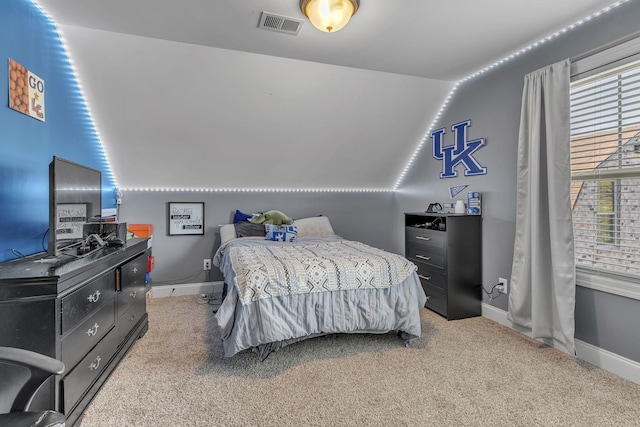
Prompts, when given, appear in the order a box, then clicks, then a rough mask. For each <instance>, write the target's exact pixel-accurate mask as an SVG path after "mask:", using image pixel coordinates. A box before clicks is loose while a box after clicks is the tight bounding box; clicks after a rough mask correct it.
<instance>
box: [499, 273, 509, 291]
mask: <svg viewBox="0 0 640 427" xmlns="http://www.w3.org/2000/svg"><path fill="white" fill-rule="evenodd" d="M498 283H500V286H498V290H499V291H500V292H501V293H503V294H508V293H509V281H508V280H507V279H503V278H502V277H500V278H499V279H498Z"/></svg>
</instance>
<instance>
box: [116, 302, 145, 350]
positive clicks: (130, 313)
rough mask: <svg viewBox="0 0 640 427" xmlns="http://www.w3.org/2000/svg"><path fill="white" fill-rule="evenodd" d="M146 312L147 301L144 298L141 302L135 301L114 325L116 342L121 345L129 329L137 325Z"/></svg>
mask: <svg viewBox="0 0 640 427" xmlns="http://www.w3.org/2000/svg"><path fill="white" fill-rule="evenodd" d="M146 312H147V300H146V297H145V298H143V299H142V300H137V301H135V302H134V303H133V304H132V305H131V306H130V307H129V310H127V311H126V312H125V313H123V314H122V316H121V317H120V318H119V319H118V323H117V324H116V334H117V336H118V342H119V343H123V342H124V339H125V338H126V337H127V335H129V332H131V329H133V327H134V326H136V325H137V324H138V322H139V321H140V319H142V317H143V316H144V314H145V313H146Z"/></svg>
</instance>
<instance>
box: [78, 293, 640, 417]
mask: <svg viewBox="0 0 640 427" xmlns="http://www.w3.org/2000/svg"><path fill="white" fill-rule="evenodd" d="M148 310H149V322H150V327H149V332H147V334H146V335H145V337H143V338H142V339H140V340H138V342H137V343H136V344H135V345H134V347H133V348H132V350H131V351H130V353H129V354H128V355H127V357H126V358H125V359H124V360H123V361H122V363H121V365H120V366H119V367H118V368H117V369H116V370H115V371H114V373H113V375H112V376H111V378H110V379H109V380H108V381H107V383H106V384H105V387H104V388H103V389H102V390H101V391H100V393H99V394H98V396H97V397H96V399H95V400H94V401H93V403H92V404H91V405H90V407H89V409H88V410H87V412H86V413H85V416H84V420H83V423H82V425H83V426H85V427H92V426H99V427H104V426H136V427H143V426H154V427H155V426H246V425H255V426H289V425H291V426H306V425H309V426H346V425H363V426H364V425H367V426H382V425H385V426H398V425H400V426H403V425H406V426H454V425H455V426H636V425H639V424H638V423H640V421H639V420H640V386H638V385H636V384H633V383H631V382H628V381H626V380H623V379H621V378H619V377H617V376H615V375H613V374H610V373H608V372H606V371H603V370H601V369H598V368H595V367H593V366H591V365H589V364H587V363H585V362H581V361H579V360H577V359H574V358H572V357H570V356H569V355H567V354H564V353H562V352H560V351H558V350H555V349H553V348H550V347H547V346H544V345H543V344H541V343H539V342H537V341H534V340H531V339H529V338H527V337H526V336H524V335H522V334H519V333H517V332H515V331H512V330H510V329H509V328H506V327H504V326H501V325H499V324H497V323H495V322H492V321H490V320H488V319H485V318H482V317H477V318H473V319H466V320H456V321H452V322H448V321H446V320H445V319H443V318H442V317H440V316H438V315H436V314H434V313H432V312H430V311H428V310H426V309H425V310H423V312H422V327H423V330H422V337H421V338H420V339H419V340H417V342H415V343H414V345H412V346H411V347H409V348H406V347H405V346H404V343H403V342H402V341H401V340H399V339H398V338H397V337H395V336H393V335H337V336H331V337H321V338H315V339H312V340H307V341H304V342H301V343H297V344H294V345H291V346H289V347H285V348H283V349H281V350H280V351H278V352H277V353H274V354H271V355H270V356H269V357H268V358H267V359H266V360H265V361H264V362H259V361H258V359H257V357H256V356H255V355H254V354H252V353H250V352H244V353H241V354H239V355H236V356H235V357H233V358H224V357H223V356H222V346H221V344H220V338H219V334H218V332H217V330H216V327H215V324H214V319H213V312H212V307H211V306H209V305H206V304H198V301H197V299H196V298H195V297H171V298H156V299H153V300H151V302H150V303H149V307H148Z"/></svg>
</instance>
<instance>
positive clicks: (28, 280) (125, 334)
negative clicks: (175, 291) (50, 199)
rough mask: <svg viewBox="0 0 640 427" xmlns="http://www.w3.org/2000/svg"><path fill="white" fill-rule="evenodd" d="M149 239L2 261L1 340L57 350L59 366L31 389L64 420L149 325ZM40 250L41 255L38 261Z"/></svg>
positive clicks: (73, 419)
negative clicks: (85, 251) (86, 252)
mask: <svg viewBox="0 0 640 427" xmlns="http://www.w3.org/2000/svg"><path fill="white" fill-rule="evenodd" d="M150 254H151V249H150V248H149V247H148V239H132V240H129V241H128V242H127V243H126V245H125V246H124V247H105V248H102V249H99V250H97V251H95V252H93V253H91V254H89V255H87V256H86V257H83V258H75V257H73V256H70V255H61V256H58V257H57V258H55V259H46V258H44V256H45V254H36V255H33V256H30V257H26V258H22V259H20V260H15V261H9V262H5V263H2V264H0V346H8V347H18V348H24V349H27V350H32V351H36V352H38V353H42V354H45V355H47V356H51V357H55V358H56V359H59V360H61V361H62V362H64V364H65V372H64V374H63V375H61V376H54V377H53V378H51V379H50V380H49V381H48V383H46V384H45V385H44V386H43V387H42V388H41V389H40V390H39V391H38V394H37V395H36V399H35V400H34V403H33V404H32V408H33V409H34V410H35V409H55V410H57V411H59V412H62V413H64V414H65V415H66V416H67V425H69V426H72V425H74V424H76V425H77V424H80V422H81V417H82V413H83V412H84V411H85V409H86V407H87V406H88V405H89V403H90V402H91V400H92V399H93V397H94V396H95V394H96V393H97V392H98V390H99V389H100V388H101V387H102V385H103V383H104V382H105V381H106V379H107V378H108V376H109V375H110V374H111V372H112V371H113V370H114V369H115V367H116V366H117V364H118V363H119V362H120V360H121V359H122V358H123V357H124V355H125V354H126V352H127V351H128V350H129V349H130V348H131V346H132V345H133V344H134V342H135V341H136V340H137V339H138V338H139V337H142V336H143V335H144V334H145V333H146V331H147V329H148V327H149V322H148V317H147V307H146V292H145V291H146V289H145V278H146V272H147V265H148V264H147V262H148V257H149V255H150ZM43 258H44V262H42V261H43Z"/></svg>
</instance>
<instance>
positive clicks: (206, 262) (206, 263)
mask: <svg viewBox="0 0 640 427" xmlns="http://www.w3.org/2000/svg"><path fill="white" fill-rule="evenodd" d="M203 268H204V270H205V271H208V270H211V259H208V258H207V259H205V260H204V267H203Z"/></svg>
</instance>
